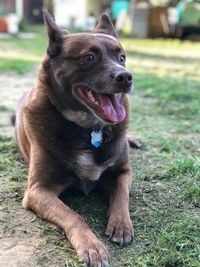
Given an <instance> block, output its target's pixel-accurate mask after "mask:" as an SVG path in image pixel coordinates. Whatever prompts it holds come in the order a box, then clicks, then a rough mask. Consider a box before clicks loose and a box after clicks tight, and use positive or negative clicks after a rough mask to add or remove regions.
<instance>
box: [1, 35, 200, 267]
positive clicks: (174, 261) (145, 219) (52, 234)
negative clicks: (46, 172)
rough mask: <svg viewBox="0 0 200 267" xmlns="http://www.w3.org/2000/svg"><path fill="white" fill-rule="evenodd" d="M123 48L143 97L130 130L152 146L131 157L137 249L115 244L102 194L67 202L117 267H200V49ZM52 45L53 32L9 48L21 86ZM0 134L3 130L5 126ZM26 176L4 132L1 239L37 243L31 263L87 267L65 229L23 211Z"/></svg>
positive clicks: (8, 59) (169, 44)
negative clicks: (109, 237) (48, 38)
mask: <svg viewBox="0 0 200 267" xmlns="http://www.w3.org/2000/svg"><path fill="white" fill-rule="evenodd" d="M121 41H122V43H123V45H124V47H125V48H126V51H127V58H128V60H127V66H128V69H129V70H131V71H132V72H133V74H134V80H135V93H134V94H133V95H131V96H130V111H131V115H130V127H129V132H130V134H134V135H135V136H137V137H138V138H139V139H140V140H141V141H142V143H143V144H144V145H143V148H142V149H140V150H133V149H131V151H130V157H131V163H132V167H133V170H134V177H133V185H132V188H131V195H130V213H131V218H132V220H133V224H134V229H135V238H134V241H133V243H132V244H131V245H130V246H128V247H126V248H119V247H118V246H117V245H114V244H111V243H110V242H109V241H108V240H107V239H106V237H105V236H104V230H105V226H106V212H107V207H106V203H105V201H104V199H102V198H101V197H100V196H99V195H98V193H97V194H92V195H91V196H89V197H85V196H67V197H66V198H65V201H66V202H67V203H68V204H69V205H70V206H71V207H73V208H74V209H75V210H77V211H78V212H79V213H80V214H82V215H83V216H84V218H85V219H86V220H87V222H88V224H89V225H90V226H91V228H92V229H93V230H94V231H95V232H96V233H97V235H98V236H99V238H100V239H101V240H103V242H105V243H106V245H107V246H108V248H109V251H110V253H111V256H112V266H113V267H125V266H126V267H150V266H151V267H182V266H183V267H198V266H200V64H199V62H200V44H199V43H192V42H181V41H178V40H133V39H122V40H121ZM46 43H47V42H46V37H45V35H44V34H38V35H37V36H36V37H35V39H33V40H31V41H30V40H25V39H12V40H7V41H0V72H4V73H6V72H8V71H9V72H11V73H12V72H16V73H17V74H18V75H19V76H18V79H20V77H21V76H20V75H22V74H23V75H25V74H26V73H27V71H31V69H32V68H33V66H34V65H37V64H38V63H39V62H40V59H41V57H42V55H43V54H44V52H45V46H46ZM1 75H3V74H1ZM1 90H3V88H1ZM8 93H9V92H8ZM0 101H1V107H2V108H1V109H0V116H1V114H3V115H4V116H5V115H7V116H9V114H10V109H6V106H4V105H3V99H0ZM0 127H2V129H3V125H0ZM0 132H3V131H1V128H0ZM26 175H27V169H26V166H25V164H24V163H23V161H22V160H21V159H20V155H19V153H18V150H17V148H16V143H15V140H14V138H13V137H10V135H9V134H1V135H0V183H1V188H0V216H1V217H0V221H1V226H0V230H2V233H3V234H1V237H3V238H7V237H9V238H14V239H15V240H17V239H21V240H27V239H28V240H29V241H26V242H28V244H29V246H31V247H33V248H34V253H33V255H32V258H31V260H30V263H29V266H70V267H78V266H81V265H80V264H79V262H78V260H77V257H76V254H75V253H74V251H73V249H72V247H71V246H70V244H69V243H68V241H66V240H65V238H64V236H63V233H62V232H60V231H59V230H58V229H57V228H55V227H53V226H51V225H50V224H49V223H47V222H45V221H43V220H41V219H40V218H37V217H35V216H34V215H33V214H32V213H31V212H26V211H24V210H23V209H22V208H21V200H22V196H23V192H24V188H25V183H26V182H25V181H26ZM0 232H1V231H0ZM26 242H25V241H24V244H26ZM0 266H1V265H0Z"/></svg>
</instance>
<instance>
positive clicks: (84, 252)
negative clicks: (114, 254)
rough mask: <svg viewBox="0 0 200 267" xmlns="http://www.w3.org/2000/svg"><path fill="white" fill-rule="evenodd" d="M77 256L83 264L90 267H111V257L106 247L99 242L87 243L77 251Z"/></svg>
mask: <svg viewBox="0 0 200 267" xmlns="http://www.w3.org/2000/svg"><path fill="white" fill-rule="evenodd" d="M77 254H78V257H79V259H80V261H81V262H83V263H85V264H86V266H89V267H108V266H110V255H109V252H108V250H107V249H106V248H105V246H104V245H103V244H102V243H101V242H100V241H99V240H97V241H95V242H93V241H91V242H88V241H87V242H86V243H85V244H84V245H83V246H80V247H79V248H78V249H77Z"/></svg>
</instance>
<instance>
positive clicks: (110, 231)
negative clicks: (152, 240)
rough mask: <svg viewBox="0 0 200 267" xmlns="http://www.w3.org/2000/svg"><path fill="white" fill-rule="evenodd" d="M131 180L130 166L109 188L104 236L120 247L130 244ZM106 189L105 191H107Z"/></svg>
mask: <svg viewBox="0 0 200 267" xmlns="http://www.w3.org/2000/svg"><path fill="white" fill-rule="evenodd" d="M131 180H132V171H131V168H130V166H125V167H124V168H123V170H122V171H121V172H120V174H119V175H118V176H117V177H115V178H114V179H113V180H112V182H111V184H110V185H109V186H108V188H109V194H110V195H109V218H108V224H107V228H106V235H107V236H109V238H110V240H111V241H112V242H115V243H117V244H119V245H120V246H123V245H126V244H128V243H131V241H132V237H133V227H132V221H131V219H130V215H129V188H130V185H131ZM108 188H107V189H108Z"/></svg>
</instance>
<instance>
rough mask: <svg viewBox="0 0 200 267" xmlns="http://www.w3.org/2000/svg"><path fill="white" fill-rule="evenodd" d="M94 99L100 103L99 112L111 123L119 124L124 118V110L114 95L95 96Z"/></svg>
mask: <svg viewBox="0 0 200 267" xmlns="http://www.w3.org/2000/svg"><path fill="white" fill-rule="evenodd" d="M95 98H97V99H98V101H99V103H100V110H101V112H102V111H103V115H104V117H106V119H107V120H109V121H111V122H115V123H116V122H121V121H123V120H124V119H125V117H126V110H125V108H124V106H123V105H121V104H120V103H119V100H118V99H117V96H116V95H109V96H108V95H103V94H95Z"/></svg>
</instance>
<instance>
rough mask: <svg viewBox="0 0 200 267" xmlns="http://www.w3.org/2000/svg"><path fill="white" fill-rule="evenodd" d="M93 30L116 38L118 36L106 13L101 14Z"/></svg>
mask: <svg viewBox="0 0 200 267" xmlns="http://www.w3.org/2000/svg"><path fill="white" fill-rule="evenodd" d="M93 32H96V33H104V34H108V35H111V36H114V37H116V38H117V37H118V36H117V32H116V31H115V29H114V26H113V24H112V22H111V21H110V19H109V17H108V16H107V15H106V14H103V15H101V17H100V20H99V22H98V24H97V26H96V28H95V29H94V30H93Z"/></svg>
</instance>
